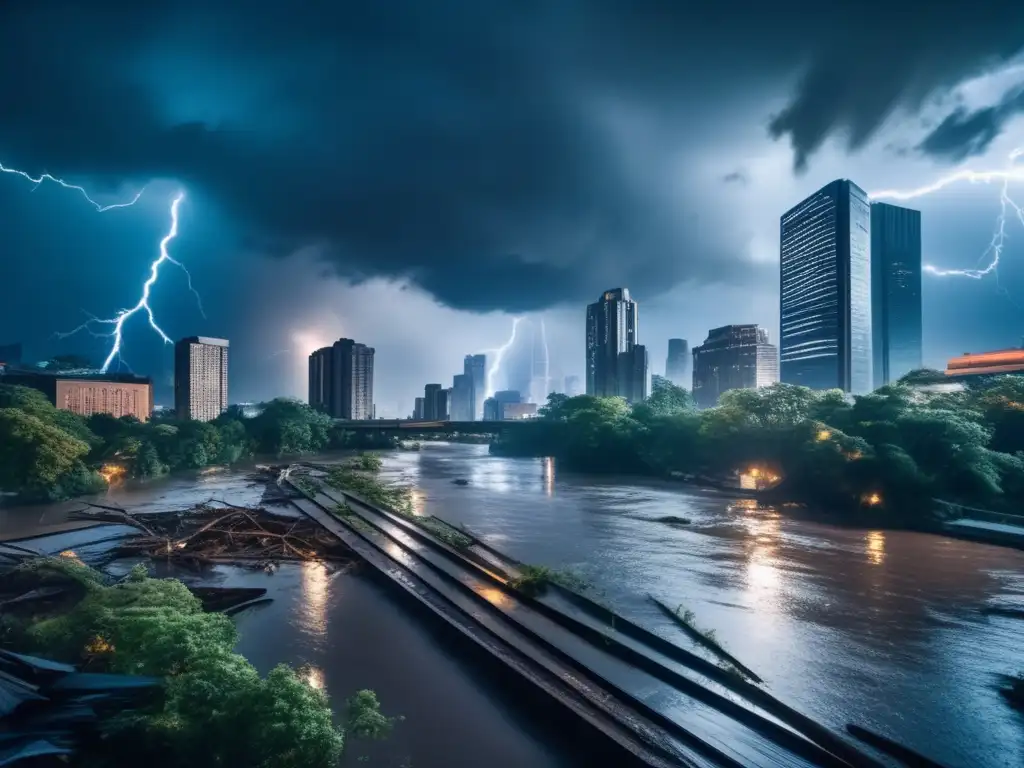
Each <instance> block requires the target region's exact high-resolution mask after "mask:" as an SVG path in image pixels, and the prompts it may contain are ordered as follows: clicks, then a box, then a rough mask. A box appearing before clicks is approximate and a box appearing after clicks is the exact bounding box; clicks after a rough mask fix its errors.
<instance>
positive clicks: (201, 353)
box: [174, 336, 228, 421]
mask: <svg viewBox="0 0 1024 768" xmlns="http://www.w3.org/2000/svg"><path fill="white" fill-rule="evenodd" d="M227 407H228V341H227V339H212V338H209V337H207V336H191V337H189V338H187V339H182V340H181V341H179V342H178V343H177V344H175V345H174V409H175V411H177V414H178V417H179V418H182V419H194V420H195V421H212V420H213V419H215V418H217V417H218V416H220V415H221V414H222V413H224V411H225V410H227Z"/></svg>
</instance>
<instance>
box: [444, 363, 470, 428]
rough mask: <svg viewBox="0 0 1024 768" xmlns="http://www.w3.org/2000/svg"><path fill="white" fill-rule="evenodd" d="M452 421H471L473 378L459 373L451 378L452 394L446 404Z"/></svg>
mask: <svg viewBox="0 0 1024 768" xmlns="http://www.w3.org/2000/svg"><path fill="white" fill-rule="evenodd" d="M448 411H449V416H450V417H451V420H452V421H473V380H472V379H471V378H470V377H469V375H468V374H465V373H459V374H456V375H455V377H454V378H453V379H452V394H451V398H450V402H449V404H448Z"/></svg>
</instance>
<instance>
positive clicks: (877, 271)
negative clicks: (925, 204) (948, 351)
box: [871, 203, 922, 389]
mask: <svg viewBox="0 0 1024 768" xmlns="http://www.w3.org/2000/svg"><path fill="white" fill-rule="evenodd" d="M871 307H872V311H871V331H872V340H871V348H872V352H873V357H874V360H873V362H872V369H873V377H874V382H873V383H874V387H875V389H877V388H878V387H881V386H884V385H886V384H888V383H890V382H894V381H897V380H898V379H899V378H900V377H901V376H904V375H905V374H907V373H909V372H910V371H914V370H917V369H918V368H920V367H921V340H922V338H921V337H922V332H921V212H920V211H915V210H912V209H910V208H901V207H900V206H898V205H889V204H888V203H872V204H871Z"/></svg>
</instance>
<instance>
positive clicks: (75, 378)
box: [0, 370, 153, 421]
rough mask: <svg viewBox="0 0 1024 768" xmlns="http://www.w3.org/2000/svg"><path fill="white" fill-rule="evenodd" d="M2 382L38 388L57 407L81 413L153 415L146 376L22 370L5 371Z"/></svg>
mask: <svg viewBox="0 0 1024 768" xmlns="http://www.w3.org/2000/svg"><path fill="white" fill-rule="evenodd" d="M0 383H2V384H13V385H17V386H23V387H31V388H32V389H37V390H39V391H40V392H42V393H43V394H44V395H46V397H47V399H48V400H49V401H50V402H51V403H53V404H54V405H55V406H56V407H57V408H60V409H61V410H63V411H71V412H72V413H77V414H78V415H79V416H86V417H88V416H92V415H93V414H96V413H107V414H110V415H111V416H114V417H115V418H121V417H122V416H134V417H135V418H136V419H138V420H139V421H148V420H149V418H150V417H151V416H152V415H153V382H152V380H151V379H149V378H147V377H144V376H135V375H134V374H127V373H99V372H97V373H75V374H69V373H62V372H54V373H49V372H46V371H25V370H20V371H15V372H10V373H5V374H3V375H2V376H0Z"/></svg>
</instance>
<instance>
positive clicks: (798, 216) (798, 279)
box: [695, 179, 873, 394]
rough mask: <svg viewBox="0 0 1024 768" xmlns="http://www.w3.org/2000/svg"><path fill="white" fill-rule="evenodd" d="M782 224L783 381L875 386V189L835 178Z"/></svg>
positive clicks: (862, 388) (861, 388)
mask: <svg viewBox="0 0 1024 768" xmlns="http://www.w3.org/2000/svg"><path fill="white" fill-rule="evenodd" d="M780 230H781V302H780V305H781V306H780V310H781V311H780V320H781V322H780V325H781V330H780V334H779V352H780V365H781V374H782V381H784V382H786V383H787V384H801V385H803V386H807V387H810V388H812V389H833V388H838V389H842V390H844V391H846V392H853V393H855V394H862V393H865V392H870V391H871V387H872V384H873V374H872V352H871V342H872V331H871V312H872V307H871V213H870V205H869V202H868V196H867V194H866V193H865V192H864V190H862V189H861V188H860V187H858V186H857V185H856V184H854V183H853V182H852V181H849V180H847V179H839V180H837V181H833V182H832V183H831V184H827V185H826V186H824V187H822V188H821V189H819V190H818V191H817V192H815V193H814V194H813V195H811V196H810V197H808V198H807V199H806V200H804V201H803V202H801V203H800V204H798V205H797V206H795V207H794V208H792V209H790V210H789V211H787V212H786V213H785V214H783V216H782V219H781V227H780ZM695 375H696V372H695Z"/></svg>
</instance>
